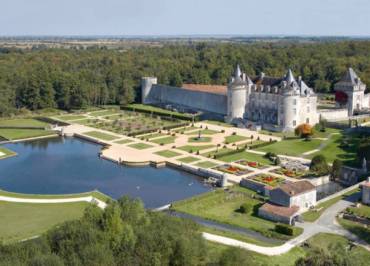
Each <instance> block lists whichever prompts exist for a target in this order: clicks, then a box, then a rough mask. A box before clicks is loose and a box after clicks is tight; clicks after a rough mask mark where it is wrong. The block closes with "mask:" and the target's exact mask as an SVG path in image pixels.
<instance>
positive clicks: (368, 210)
mask: <svg viewBox="0 0 370 266" xmlns="http://www.w3.org/2000/svg"><path fill="white" fill-rule="evenodd" d="M348 210H349V211H350V212H351V213H353V214H354V215H357V216H360V217H366V218H368V219H370V206H367V205H363V204H362V205H361V206H360V207H350V208H348Z"/></svg>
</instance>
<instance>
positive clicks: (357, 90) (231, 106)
mask: <svg viewBox="0 0 370 266" xmlns="http://www.w3.org/2000/svg"><path fill="white" fill-rule="evenodd" d="M141 88H142V103H144V104H154V105H158V104H161V105H166V104H171V105H176V106H178V107H188V108H193V109H196V110H199V111H204V112H209V113H213V114H216V115H218V117H220V118H223V119H225V121H227V122H229V123H233V124H237V125H239V126H243V127H247V128H250V127H254V128H257V127H262V128H265V129H269V130H273V131H292V130H294V128H295V127H297V126H298V125H300V124H303V123H308V124H311V125H315V124H316V123H318V122H319V119H320V117H321V118H325V119H326V120H335V119H339V120H343V119H346V118H348V117H350V116H352V115H353V114H355V113H356V112H358V111H363V110H367V109H369V106H370V97H369V95H367V94H365V93H364V91H365V89H366V86H365V84H363V83H362V82H361V80H360V79H359V78H358V76H357V75H356V73H355V72H354V71H353V70H352V69H349V70H348V71H347V72H346V74H345V75H344V77H343V78H342V80H341V81H340V82H338V83H337V84H336V85H335V90H336V91H337V95H339V96H342V98H341V102H339V101H338V104H337V105H338V106H337V107H338V108H337V109H326V110H325V109H323V110H320V111H319V110H317V96H316V94H315V93H314V91H313V89H312V88H310V87H308V86H307V85H306V83H305V82H304V81H303V80H302V78H301V77H298V78H297V79H296V78H295V77H294V76H293V73H292V71H291V70H288V71H287V73H286V75H284V76H283V77H279V78H276V77H268V76H266V75H265V74H264V73H261V74H260V75H259V76H257V77H249V76H247V74H246V73H243V72H242V71H241V70H240V67H239V66H237V68H236V70H235V73H234V74H233V76H232V77H231V79H230V82H229V84H228V85H227V86H219V85H199V84H184V85H183V86H182V87H181V88H179V87H173V86H166V85H161V84H157V78H155V77H144V78H142V83H141ZM339 96H338V97H339ZM339 98H340V97H339Z"/></svg>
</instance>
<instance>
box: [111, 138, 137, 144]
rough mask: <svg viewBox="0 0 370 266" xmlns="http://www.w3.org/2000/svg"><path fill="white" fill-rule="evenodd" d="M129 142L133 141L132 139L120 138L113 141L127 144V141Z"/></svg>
mask: <svg viewBox="0 0 370 266" xmlns="http://www.w3.org/2000/svg"><path fill="white" fill-rule="evenodd" d="M131 142H134V141H133V140H131V139H121V140H118V141H115V142H114V143H117V144H127V143H131Z"/></svg>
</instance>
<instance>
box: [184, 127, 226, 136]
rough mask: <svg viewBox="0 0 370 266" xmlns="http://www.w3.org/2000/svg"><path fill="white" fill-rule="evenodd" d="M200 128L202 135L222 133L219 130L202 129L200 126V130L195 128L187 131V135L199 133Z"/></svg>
mask: <svg viewBox="0 0 370 266" xmlns="http://www.w3.org/2000/svg"><path fill="white" fill-rule="evenodd" d="M199 130H200V135H201V136H203V135H214V134H217V133H220V132H219V131H216V130H212V129H201V128H199V129H198V130H194V131H191V132H186V135H198V134H199Z"/></svg>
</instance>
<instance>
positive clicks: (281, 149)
mask: <svg viewBox="0 0 370 266" xmlns="http://www.w3.org/2000/svg"><path fill="white" fill-rule="evenodd" d="M321 142H322V140H317V139H312V140H310V141H306V140H303V139H286V140H282V141H278V142H275V143H272V144H271V145H268V146H265V147H261V148H258V149H257V151H262V152H273V153H275V154H285V155H290V156H300V155H302V153H305V152H307V151H311V150H314V149H317V148H318V147H319V146H320V144H321Z"/></svg>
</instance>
